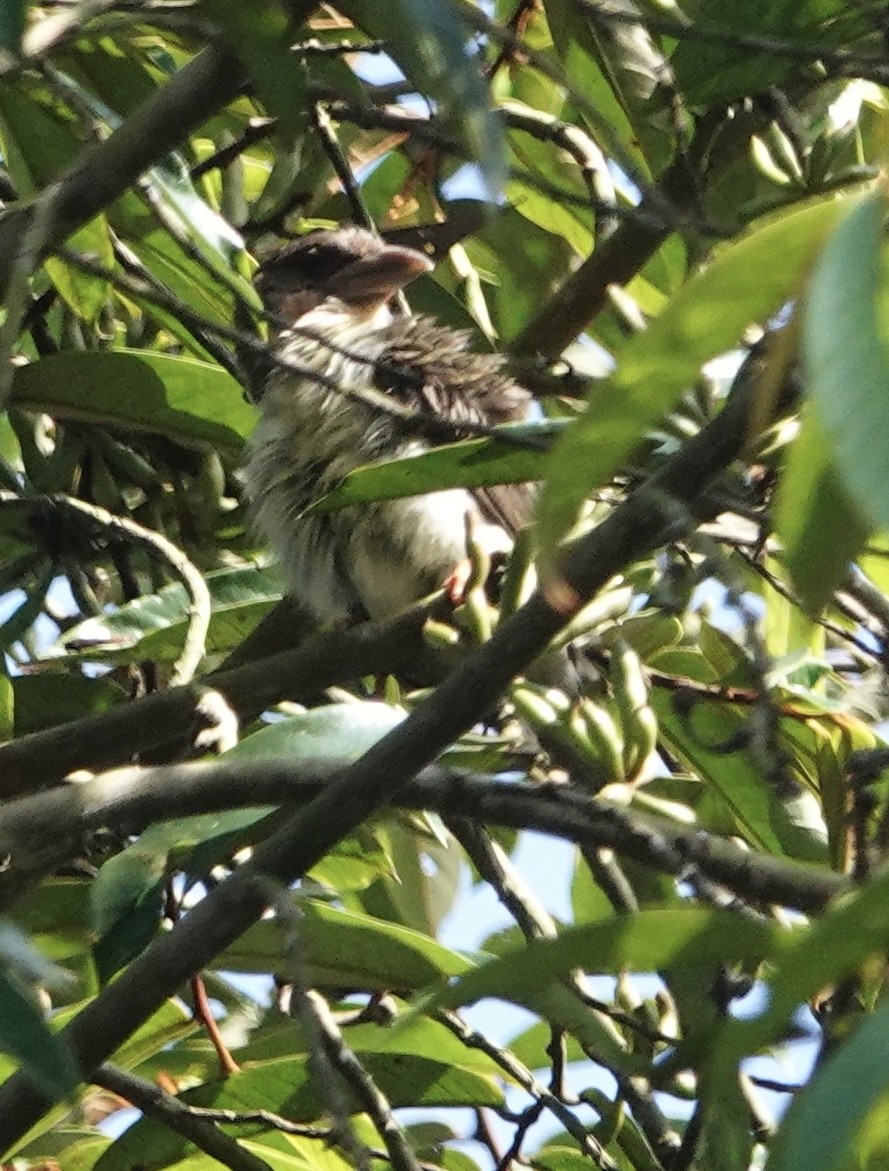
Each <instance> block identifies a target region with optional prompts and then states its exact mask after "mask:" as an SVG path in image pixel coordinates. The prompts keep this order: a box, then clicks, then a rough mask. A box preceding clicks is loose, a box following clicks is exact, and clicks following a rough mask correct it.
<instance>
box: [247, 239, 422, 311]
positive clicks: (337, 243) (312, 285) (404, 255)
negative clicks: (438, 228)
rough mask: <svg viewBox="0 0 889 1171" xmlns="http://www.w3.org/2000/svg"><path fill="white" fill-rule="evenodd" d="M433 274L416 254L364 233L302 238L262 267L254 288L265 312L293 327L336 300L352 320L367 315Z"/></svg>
mask: <svg viewBox="0 0 889 1171" xmlns="http://www.w3.org/2000/svg"><path fill="white" fill-rule="evenodd" d="M431 268H432V262H431V261H430V260H429V259H428V257H426V256H424V255H423V253H422V252H417V251H416V250H415V249H414V248H404V247H401V246H400V245H397V244H387V243H386V241H385V240H382V239H380V237H379V236H374V235H373V234H372V233H370V232H367V231H365V230H364V229H363V228H353V227H347V228H334V229H332V230H329V231H328V230H320V231H316V232H310V233H309V234H308V235H306V236H301V237H300V238H299V239H298V240H294V241H293V243H291V244H288V245H287V246H286V247H284V248H282V249H280V250H279V251H278V252H277V253H275V255H274V256H272V257H271V258H270V259H269V260H267V261H266V262H265V264H263V266H262V268H261V269H260V271H259V275H258V276H257V280H256V287H257V289H258V290H259V292H260V294H261V296H262V298H263V300H264V301H265V302H266V304H267V305H268V306H269V308H270V309H271V310H272V311H273V312H274V313H276V314H278V315H279V316H280V317H282V318H283V319H284V320H286V321H287V322H288V323H291V324H292V323H294V322H296V321H298V320H299V318H300V317H302V316H303V315H304V314H305V313H308V312H310V311H311V310H312V309H314V308H315V307H316V306H318V305H320V304H322V302H324V301H326V300H328V299H330V298H335V299H336V300H338V301H340V302H341V303H342V304H343V305H345V306H346V307H347V308H348V309H350V310H352V311H353V312H355V314H356V315H359V314H360V315H361V316H364V315H368V316H369V315H371V314H373V313H374V312H375V310H377V309H378V308H379V307H380V306H381V305H385V304H386V302H387V301H390V300H391V299H392V298H393V297H394V296H395V294H396V293H397V292H399V290H400V289H402V288H404V286H405V285H407V284H409V283H410V282H411V281H412V280H414V279H415V278H416V277H418V276H421V275H422V274H423V273H425V272H429V271H430V269H431Z"/></svg>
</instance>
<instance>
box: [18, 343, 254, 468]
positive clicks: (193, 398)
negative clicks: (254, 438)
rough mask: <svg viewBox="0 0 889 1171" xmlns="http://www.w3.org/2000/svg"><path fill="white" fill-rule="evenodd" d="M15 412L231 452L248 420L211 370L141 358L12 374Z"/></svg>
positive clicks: (63, 361)
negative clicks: (133, 431)
mask: <svg viewBox="0 0 889 1171" xmlns="http://www.w3.org/2000/svg"><path fill="white" fill-rule="evenodd" d="M12 388H13V389H12V393H13V400H14V402H15V403H16V405H17V406H20V407H25V408H27V409H28V410H32V411H45V412H46V413H47V414H49V415H55V416H57V417H59V418H64V419H86V420H89V421H90V422H97V423H102V424H108V425H114V426H121V427H135V428H136V429H137V430H140V431H151V432H154V433H156V434H161V435H167V436H169V437H170V438H171V439H177V440H179V441H181V442H185V443H200V444H210V445H212V446H214V447H224V448H228V449H230V450H234V451H238V450H239V449H240V448H241V446H242V444H243V441H244V439H245V438H246V437H247V435H249V434H250V432H251V430H252V429H253V425H254V422H255V419H256V412H255V410H254V408H253V407H251V406H249V405H248V404H247V403H246V402H245V401H244V394H243V391H242V390H241V387H240V386H239V385H238V383H237V382H236V381H235V380H234V379H233V378H232V376H231V375H230V374H228V373H227V372H226V371H225V370H223V369H222V368H221V367H219V366H214V365H211V364H210V363H209V362H200V361H198V360H197V359H195V358H188V357H177V356H174V355H171V354H158V353H154V352H151V351H147V350H144V351H143V350H108V351H104V352H100V351H93V352H90V353H87V352H84V351H79V352H71V351H68V352H65V353H59V354H52V355H50V356H49V357H47V358H42V359H41V360H40V361H39V362H31V363H30V364H29V365H27V366H18V367H16V370H15V372H14V374H13V379H12Z"/></svg>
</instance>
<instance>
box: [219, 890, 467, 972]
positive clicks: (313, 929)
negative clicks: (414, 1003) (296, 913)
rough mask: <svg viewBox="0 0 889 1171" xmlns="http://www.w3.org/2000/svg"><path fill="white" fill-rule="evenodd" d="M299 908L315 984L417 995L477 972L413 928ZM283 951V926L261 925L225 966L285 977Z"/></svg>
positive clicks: (230, 951) (321, 907) (315, 906)
mask: <svg viewBox="0 0 889 1171" xmlns="http://www.w3.org/2000/svg"><path fill="white" fill-rule="evenodd" d="M300 908H301V910H302V912H303V918H302V919H301V926H300V934H301V937H302V939H303V942H304V946H305V948H306V950H307V955H308V963H309V968H310V971H311V982H312V984H322V985H332V986H333V987H338V988H365V989H368V990H373V989H377V990H380V989H401V990H416V989H420V988H424V987H427V986H428V985H430V984H432V983H434V982H436V981H439V980H442V979H449V978H450V977H452V976H458V975H460V974H462V973H464V972H466V971H467V970H468V969H470V968H471V966H472V965H471V964H470V962H469V961H468V960H467V959H465V958H464V957H463V956H461V955H459V954H458V953H457V952H455V951H451V950H450V949H448V948H446V947H443V946H442V945H441V944H440V943H437V942H436V941H435V940H434V939H430V938H429V937H428V936H427V935H423V934H421V933H420V932H419V931H412V930H410V928H408V927H399V926H397V925H396V924H394V923H386V922H385V921H384V920H382V919H375V918H373V917H371V916H370V915H362V914H358V913H356V912H354V911H342V910H339V909H338V908H336V907H331V906H327V905H326V904H324V903H317V902H314V901H309V902H307V903H302V902H301V903H300ZM282 947H283V943H282V936H281V928H280V926H279V925H277V924H274V923H269V922H262V923H257V924H256V925H255V926H254V927H251V928H250V930H249V931H247V932H246V934H244V935H243V936H242V937H241V939H240V940H238V942H237V943H235V944H233V945H232V946H231V947H230V948H227V949H226V951H225V954H224V955H223V956H222V957H221V959H220V964H221V966H222V967H223V968H228V969H230V970H231V971H234V972H272V971H281V970H282V964H284V963H285V960H284V951H283V950H282Z"/></svg>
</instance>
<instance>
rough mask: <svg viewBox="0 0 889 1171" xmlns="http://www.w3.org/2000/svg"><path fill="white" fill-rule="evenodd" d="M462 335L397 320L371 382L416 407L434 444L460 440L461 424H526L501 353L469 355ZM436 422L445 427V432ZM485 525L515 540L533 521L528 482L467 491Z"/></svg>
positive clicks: (424, 322)
mask: <svg viewBox="0 0 889 1171" xmlns="http://www.w3.org/2000/svg"><path fill="white" fill-rule="evenodd" d="M468 340H469V337H468V334H466V333H465V332H462V331H459V330H453V329H447V328H445V327H443V326H440V325H438V324H437V323H436V322H434V321H433V320H431V319H430V318H428V317H414V318H408V319H407V320H399V321H397V322H395V323H393V325H392V326H391V327H390V337H389V340H388V343H387V346H386V349H385V351H384V353H383V354H382V355H381V356H380V359H379V362H378V366H377V371H376V379H375V381H376V384H377V387H378V388H379V389H380V390H383V391H384V392H385V393H386V394H389V395H391V396H392V397H393V398H395V399H396V400H397V401H399V402H401V403H402V404H404V405H406V406H411V407H414V408H418V418H417V420H416V426H417V428H418V429H419V430H420V431H422V430H423V416H424V415H426V416H428V429H427V437H428V438H429V440H430V441H431V442H433V443H437V444H440V443H442V442H448V441H449V440H451V439H453V438H458V437H459V436H460V425H461V423H462V424H468V425H470V426H471V425H472V424H475V425H478V424H482V425H484V426H487V427H491V426H495V425H497V424H499V423H507V422H517V421H519V420H522V419H525V418H527V414H528V406H529V404H530V400H531V396H530V394H529V393H528V391H527V390H525V388H524V387H522V386H519V384H518V383H517V382H515V381H514V380H513V379H512V378H510V377H509V375H508V374H507V372H506V370H505V365H504V359H503V357H502V356H501V355H500V354H492V353H488V354H479V353H474V352H473V351H471V350H468V349H467V343H468ZM441 424H446V429H445V430H444V431H443V429H442V426H441ZM471 491H472V495H473V497H474V499H475V501H476V503H477V504H478V508H479V511H480V513H481V514H482V517H483V519H484V520H486V521H488V522H489V523H491V524H496V525H500V527H501V528H503V529H504V530H505V531H506V532H507V533H509V534H510V535H511V536H514V535H515V534H516V533H517V532H518V530H519V529H520V528H522V527H523V525H526V524H527V523H528V521H529V520H530V517H531V511H532V507H533V502H534V497H535V494H536V492H535V488H534V486H533V485H531V484H494V485H491V486H489V487H480V488H473V489H472V490H471Z"/></svg>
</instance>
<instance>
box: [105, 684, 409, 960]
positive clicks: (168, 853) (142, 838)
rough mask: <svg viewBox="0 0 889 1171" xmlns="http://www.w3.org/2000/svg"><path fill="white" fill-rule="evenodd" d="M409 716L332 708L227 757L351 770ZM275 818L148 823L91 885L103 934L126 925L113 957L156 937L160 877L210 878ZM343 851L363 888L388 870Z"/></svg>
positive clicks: (228, 815) (264, 733)
mask: <svg viewBox="0 0 889 1171" xmlns="http://www.w3.org/2000/svg"><path fill="white" fill-rule="evenodd" d="M403 719H404V712H402V711H401V710H400V709H397V708H393V707H390V706H389V705H388V704H384V703H373V702H368V703H361V704H357V703H356V704H331V705H330V706H327V707H320V708H314V709H312V710H311V711H307V712H303V713H302V714H301V715H298V716H292V717H290V718H289V719H286V720H280V721H277V722H276V723H274V724H270V725H269V726H267V727H266V728H263V729H260V730H259V731H258V732H255V733H254V734H253V735H251V736H248V737H247V738H246V739H245V740H242V741H241V742H240V743H239V744H237V745H236V746H235V747H234V748H232V749H230V750H229V752H227V753H226V754H225V755H226V756H227V757H250V758H256V757H260V758H266V759H276V760H279V759H287V760H289V761H292V762H294V763H295V762H297V761H309V760H315V761H319V762H322V761H323V762H326V763H327V764H329V765H330V764H332V765H334V766H335V767H341V768H345V767H346V766H347V765H349V764H351V763H352V761H354V760H357V758H358V757H359V756H361V755H363V753H365V752H366V751H367V750H368V749H369V748H370V747H372V746H373V745H374V744H376V742H377V741H378V740H380V739H381V738H382V737H383V736H385V735H386V733H387V732H390V731H391V730H392V728H393V727H395V726H396V725H397V724H399V723H400V722H401V721H402V720H403ZM270 813H272V810H271V809H270V808H269V807H268V806H256V805H242V806H240V807H239V808H237V809H228V810H220V811H219V812H218V813H206V814H203V815H198V816H193V817H177V818H171V819H170V820H168V821H164V822H158V823H156V824H154V825H151V826H149V828H148V829H146V830H145V831H144V832H143V833H142V834H140V835H139V837H138V838H137V839H136V841H135V842H133V843H132V844H131V845H129V846H127V847H126V848H125V849H123V850H122V851H121V852H120V853H119V854H117V855H116V856H115V857H114V858H112V859H110V860H109V861H108V862H106V863H105V865H104V866H103V867H102V869H101V870H100V872H99V875H98V878H97V879H96V881H95V883H94V884H93V891H94V894H93V907H94V917H95V920H96V923H97V926H98V928H99V929H100V930H102V929H104V930H108V931H110V930H111V929H112V927H116V925H117V924H120V925H121V928H120V931H116V932H115V936H114V939H113V940H112V941H111V943H110V944H109V945H108V949H109V955H113V956H114V957H117V956H119V955H120V954H121V953H122V951H125V950H126V947H128V946H130V945H131V944H132V946H137V947H138V948H141V946H144V944H145V943H146V942H147V940H148V939H149V938H150V937H151V934H153V932H154V929H155V926H156V923H155V920H153V919H152V913H153V901H152V900H153V899H154V898H155V895H156V893H157V887H158V882H159V880H160V878H161V876H163V875H164V874H166V873H167V872H169V871H171V870H172V869H173V868H178V869H181V870H184V871H185V872H186V873H188V874H191V875H196V876H201V875H203V874H205V873H206V872H207V871H208V870H209V869H211V868H212V867H213V866H214V865H216V864H217V863H221V862H224V861H227V860H228V859H229V858H230V857H231V855H232V854H233V853H234V852H235V851H236V850H238V849H240V848H242V847H243V846H245V845H247V844H252V843H254V842H255V841H256V838H257V836H258V834H257V829H256V827H257V826H259V825H260V824H261V823H262V822H263V821H265V820H266V819H267V818H268V816H269V814H270ZM342 850H343V853H342V861H343V862H344V863H345V861H350V862H351V872H352V876H353V878H352V880H353V882H355V883H356V884H358V885H360V884H361V882H362V872H363V881H364V882H370V881H372V880H373V879H374V878H376V877H378V876H379V875H380V873H382V872H383V870H384V868H385V861H384V859H382V857H381V855H380V853H379V852H378V851H377V852H366V857H363V858H361V857H359V858H353V857H351V856H350V854H351V851H350V847H349V843H344V844H343V848H342ZM337 856H338V855H337V852H334V853H333V854H332V855H331V858H332V859H333V860H335V859H336V858H337ZM128 909H129V910H128ZM128 913H132V914H133V915H134V916H136V915H138V918H139V922H138V923H137V924H135V925H134V926H133V931H132V933H131V932H129V931H128V930H127V924H126V916H127V914H128ZM121 932H122V933H123V934H124V936H125V938H124V940H123V941H122V942H120V941H119V940H118V936H119V935H120V934H121ZM99 958H100V959H102V960H104V962H105V964H106V967H110V966H111V959H109V958H107V957H106V956H105V955H104V953H102V954H101V955H100V957H99ZM127 958H130V957H127ZM112 970H113V969H112Z"/></svg>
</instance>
